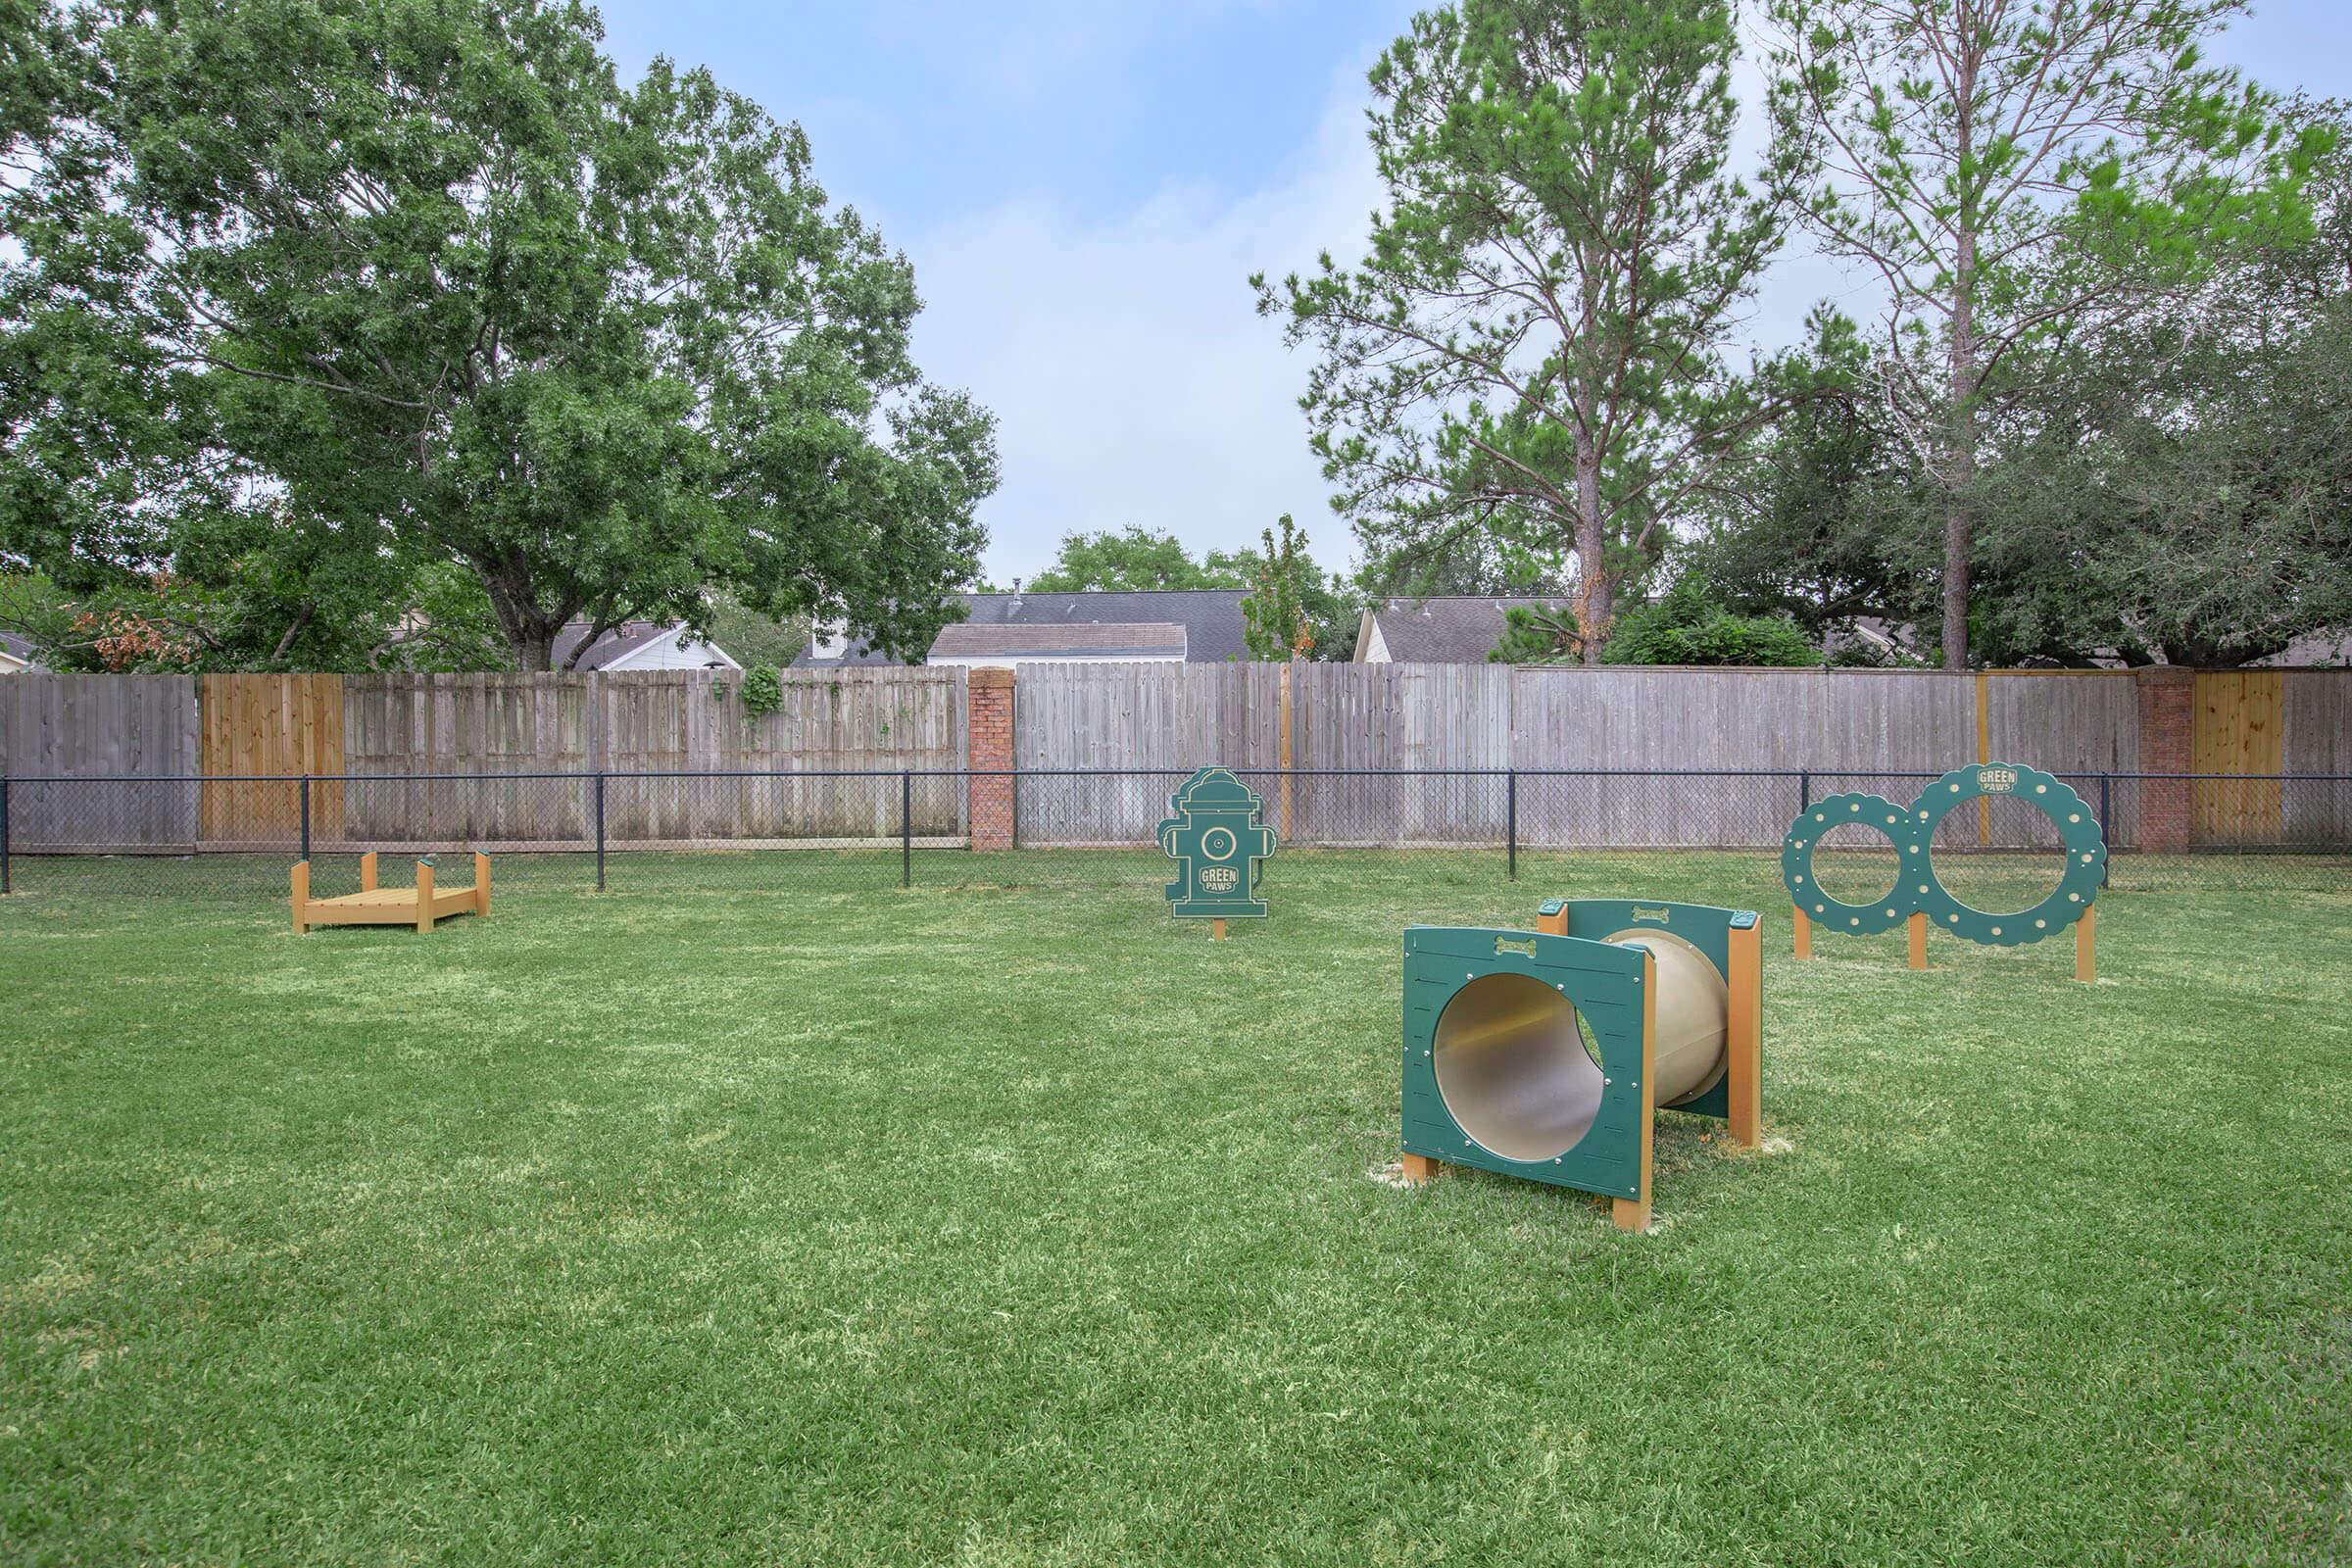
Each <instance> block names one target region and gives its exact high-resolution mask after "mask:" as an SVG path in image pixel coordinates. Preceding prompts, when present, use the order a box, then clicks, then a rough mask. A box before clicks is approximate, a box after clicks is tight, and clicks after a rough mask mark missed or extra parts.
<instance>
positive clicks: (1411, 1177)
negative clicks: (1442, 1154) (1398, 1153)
mask: <svg viewBox="0 0 2352 1568" xmlns="http://www.w3.org/2000/svg"><path fill="white" fill-rule="evenodd" d="M1437 1173H1438V1162H1437V1161H1436V1160H1434V1159H1432V1158H1430V1157H1429V1156H1428V1155H1427V1154H1407V1155H1405V1156H1404V1179H1405V1180H1406V1181H1408V1182H1410V1183H1412V1184H1413V1185H1414V1186H1415V1187H1418V1186H1420V1185H1421V1184H1422V1183H1423V1182H1425V1181H1428V1180H1429V1179H1430V1178H1431V1177H1433V1176H1435V1175H1437Z"/></svg>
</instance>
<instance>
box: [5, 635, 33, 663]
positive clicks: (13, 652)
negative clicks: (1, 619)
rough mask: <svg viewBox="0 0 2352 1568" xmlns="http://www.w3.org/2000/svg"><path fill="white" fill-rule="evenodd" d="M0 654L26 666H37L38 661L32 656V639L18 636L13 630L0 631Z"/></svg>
mask: <svg viewBox="0 0 2352 1568" xmlns="http://www.w3.org/2000/svg"><path fill="white" fill-rule="evenodd" d="M0 654H6V655H7V656H8V657H9V658H11V659H14V660H16V661H18V662H21V663H24V664H25V665H27V666H37V664H38V662H39V661H37V660H35V659H34V658H33V657H32V639H31V638H29V637H20V636H18V635H17V634H16V633H15V632H13V631H0Z"/></svg>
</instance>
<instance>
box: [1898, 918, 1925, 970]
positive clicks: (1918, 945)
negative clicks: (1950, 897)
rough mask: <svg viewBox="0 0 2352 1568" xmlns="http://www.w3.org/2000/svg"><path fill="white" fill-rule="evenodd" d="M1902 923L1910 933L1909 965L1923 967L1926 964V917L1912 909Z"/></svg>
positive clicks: (1915, 967) (1916, 967) (1917, 967)
mask: <svg viewBox="0 0 2352 1568" xmlns="http://www.w3.org/2000/svg"><path fill="white" fill-rule="evenodd" d="M1903 925H1904V926H1905V928H1906V929H1908V930H1909V932H1910V933H1911V967H1912V968H1914V969H1925V968H1926V967H1927V966H1928V917H1927V916H1926V915H1924V914H1922V913H1920V912H1919V911H1918V910H1916V909H1914V910H1913V911H1912V912H1911V918H1910V919H1908V920H1905V921H1904V922H1903Z"/></svg>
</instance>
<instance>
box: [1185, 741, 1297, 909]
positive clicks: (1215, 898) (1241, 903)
mask: <svg viewBox="0 0 2352 1568" xmlns="http://www.w3.org/2000/svg"><path fill="white" fill-rule="evenodd" d="M1264 805H1265V801H1264V798H1263V797H1261V796H1260V795H1258V793H1257V792H1256V791H1255V790H1252V789H1251V788H1250V786H1249V785H1247V784H1244V783H1243V782H1242V781H1241V780H1240V779H1238V778H1235V777H1234V776H1233V774H1232V773H1230V772H1229V771H1227V770H1226V769H1224V768H1221V767H1204V768H1202V769H1201V771H1200V772H1198V773H1195V774H1194V775H1193V776H1192V777H1191V778H1189V779H1186V780H1185V781H1184V787H1183V788H1182V789H1180V790H1178V791H1177V792H1176V793H1175V794H1174V795H1173V796H1171V797H1170V798H1169V800H1168V809H1169V810H1170V811H1172V812H1174V813H1175V814H1174V815H1172V816H1170V817H1169V818H1168V819H1167V820H1166V821H1164V822H1162V823H1160V824H1159V847H1160V850H1161V852H1162V853H1164V854H1166V855H1168V856H1169V857H1171V858H1173V859H1174V860H1175V861H1176V863H1177V871H1176V880H1175V881H1173V882H1171V883H1169V884H1168V912H1169V913H1170V914H1172V915H1175V916H1176V917H1177V918H1178V919H1180V920H1239V919H1249V918H1252V917H1258V916H1263V915H1264V914H1265V912H1266V901H1265V900H1263V899H1261V898H1259V897H1258V896H1257V867H1258V862H1260V861H1261V860H1263V859H1265V858H1266V857H1267V856H1269V855H1272V854H1273V853H1274V830H1273V829H1272V828H1270V827H1268V826H1266V825H1265V824H1264V823H1263V822H1260V821H1259V820H1258V819H1257V813H1258V809H1259V808H1261V807H1262V806H1264Z"/></svg>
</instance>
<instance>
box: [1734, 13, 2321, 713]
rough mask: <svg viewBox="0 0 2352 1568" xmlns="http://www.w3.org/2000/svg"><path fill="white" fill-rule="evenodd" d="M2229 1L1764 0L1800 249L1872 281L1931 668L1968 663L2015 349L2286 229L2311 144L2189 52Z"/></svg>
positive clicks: (2016, 362)
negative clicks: (1925, 597)
mask: <svg viewBox="0 0 2352 1568" xmlns="http://www.w3.org/2000/svg"><path fill="white" fill-rule="evenodd" d="M2244 9H2245V6H2244V0H2130V3H2123V0H2115V3H2089V0H2083V3H2050V0H1774V4H1773V5H1772V7H1771V12H1772V15H1773V17H1774V18H1775V19H1776V21H1777V23H1778V24H1779V32H1780V35H1781V38H1780V46H1779V48H1778V49H1777V50H1776V51H1775V57H1774V58H1775V64H1776V68H1777V70H1778V72H1779V73H1780V76H1781V82H1780V85H1779V86H1778V87H1777V88H1776V90H1775V95H1774V102H1775V109H1776V118H1777V119H1778V121H1779V123H1780V124H1781V125H1782V127H1783V131H1784V134H1785V135H1786V136H1787V137H1788V138H1789V140H1791V141H1794V140H1797V139H1799V138H1802V139H1804V140H1805V141H1806V142H1807V144H1808V145H1809V146H1810V147H1812V148H1813V149H1815V150H1816V151H1818V152H1819V153H1820V155H1821V156H1822V158H1823V160H1824V164H1823V177H1822V181H1821V183H1820V185H1819V187H1818V189H1817V190H1816V192H1815V193H1814V199H1813V200H1812V202H1811V204H1810V207H1809V211H1810V214H1811V218H1812V221H1813V224H1814V226H1815V228H1816V229H1817V231H1818V233H1819V235H1820V237H1821V239H1822V241H1823V242H1824V244H1825V245H1826V246H1827V248H1828V249H1829V250H1830V251H1831V252H1832V253H1834V254H1838V255H1841V256H1844V257H1847V258H1849V259H1851V260H1853V261H1855V262H1856V263H1857V264H1859V265H1860V266H1861V267H1862V268H1863V270H1865V271H1866V272H1867V273H1868V274H1869V275H1870V276H1872V277H1873V278H1876V279H1878V280H1879V281H1880V282H1881V283H1882V284H1883V285H1884V287H1885V290H1886V294H1887V313H1886V318H1885V339H1884V342H1883V344H1882V347H1881V353H1880V357H1879V358H1880V364H1879V369H1880V373H1881V375H1882V376H1883V377H1884V382H1885V394H1884V395H1885V396H1886V397H1887V401H1888V404H1889V406H1890V407H1891V408H1892V409H1893V410H1894V411H1896V413H1897V414H1898V415H1899V416H1900V417H1902V418H1903V420H1904V426H1905V431H1906V435H1907V438H1908V439H1909V440H1911V442H1912V443H1913V444H1914V446H1915V448H1916V450H1917V454H1918V457H1919V459H1920V463H1921V466H1922V467H1923V468H1924V469H1925V471H1926V472H1927V473H1928V474H1929V475H1931V476H1932V477H1933V479H1934V481H1935V483H1936V486H1937V487H1938V489H1939V491H1940V492H1941V496H1940V500H1941V508H1940V510H1941V513H1942V530H1941V532H1942V541H1941V542H1942V562H1941V565H1940V570H1939V579H1940V598H1941V605H1940V612H1941V613H1940V620H1941V632H1942V646H1943V656H1944V662H1945V664H1946V666H1947V667H1949V668H1953V669H1959V668H1963V667H1965V666H1966V664H1967V662H1968V656H1969V642H1968V633H1969V623H1970V615H1971V602H1970V573H1971V567H1972V544H1973V539H1974V532H1975V526H1976V520H1977V518H1978V516H1979V515H1980V513H1981V512H1982V511H1983V510H1984V506H1983V499H1982V498H1981V497H1980V495H1979V493H1978V491H1979V481H1980V476H1981V469H1982V467H1983V461H1984V458H1985V441H1986V438H1987V432H1988V427H1989V425H1990V423H1991V422H1992V421H1994V420H1995V419H1997V418H1998V417H1999V407H1998V405H1999V402H2000V400H2001V398H2002V397H2004V396H2006V395H2008V394H2009V393H2010V392H2012V391H2013V390H2015V389H2016V388H2017V387H2018V385H2019V384H2020V382H2021V381H2022V379H2023V378H2024V376H2025V375H2026V373H2027V371H2028V370H2029V368H2031V367H2032V366H2034V364H2036V363H2038V359H2037V355H2036V354H2035V349H2036V346H2037V344H2038V343H2040V342H2041V341H2042V340H2044V339H2046V338H2048V337H2049V336H2051V335H2052V334H2054V333H2057V332H2059V331H2060V330H2062V329H2064V330H2078V329H2080V328H2081V327H2082V326H2083V325H2084V324H2085V323H2086V322H2089V321H2091V320H2094V319H2102V318H2105V319H2112V318H2114V317H2116V316H2119V315H2123V314H2128V313H2130V312H2131V311H2134V310H2137V309H2139V308H2141V306H2142V304H2143V303H2144V302H2145V300H2146V299H2147V298H2149V297H2150V294H2151V292H2153V291H2156V290H2160V289H2162V288H2165V287H2169V286H2174V285H2176V284H2177V282H2178V280H2179V279H2180V277H2181V276H2182V275H2184V274H2186V273H2189V272H2193V270H2195V269H2196V268H2197V267H2199V266H2200V265H2203V264H2205V263H2206V262H2208V261H2209V260H2210V259H2211V257H2212V256H2213V255H2214V254H2215V252H2216V251H2217V249H2219V248H2221V247H2222V246H2224V245H2225V244H2226V243H2228V242H2229V241H2231V240H2232V239H2234V238H2236V237H2237V236H2239V235H2242V234H2244V233H2248V232H2259V231H2261V230H2263V229H2264V228H2266V227H2268V226H2270V225H2272V224H2275V223H2278V222H2280V221H2291V216H2292V212H2293V209H2294V205H2295V204H2294V200H2293V194H2292V192H2293V186H2294V183H2295V180H2296V177H2297V175H2298V173H2299V172H2300V170H2301V168H2302V167H2303V166H2304V165H2305V164H2306V163H2307V162H2308V160H2309V158H2310V157H2311V156H2312V155H2313V153H2314V151H2315V148H2314V146H2313V145H2312V144H2309V143H2306V142H2304V141H2301V140H2299V139H2288V138H2284V137H2282V136H2281V135H2280V133H2279V130H2278V126H2277V124H2276V123H2274V121H2273V119H2272V117H2271V108H2272V105H2271V101H2270V100H2269V99H2268V97H2267V96H2266V95H2264V94H2263V93H2261V92H2260V91H2258V90H2257V89H2255V88H2253V87H2251V86H2249V85H2245V84H2243V83H2241V82H2240V81H2239V80H2238V79H2237V78H2236V77H2235V76H2234V75H2233V74H2231V73H2229V72H2226V71H2221V70H2217V69H2213V68H2209V67H2207V66H2205V65H2203V64H2202V63H2201V61H2200V58H2199V55H2198V44H2199V41H2200V40H2201V39H2202V38H2203V37H2205V36H2206V35H2207V34H2209V33H2210V32H2212V31H2213V30H2214V29H2215V28H2216V27H2218V26H2219V25H2221V24H2222V23H2223V22H2224V21H2225V20H2226V19H2227V18H2229V16H2231V15H2234V14H2235V13H2237V12H2239V11H2242V10H2244ZM2093 234H2095V235H2103V236H2105V239H2104V241H2103V242H2101V243H2082V242H2081V241H2082V239H2083V237H2084V236H2085V235H2093ZM2070 235H2071V236H2073V242H2071V243H2070ZM2062 251H2063V253H2064V259H2065V261H2066V264H2067V265H2063V266H2061V265H2058V262H2059V259H2060V255H2061V252H2062Z"/></svg>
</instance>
